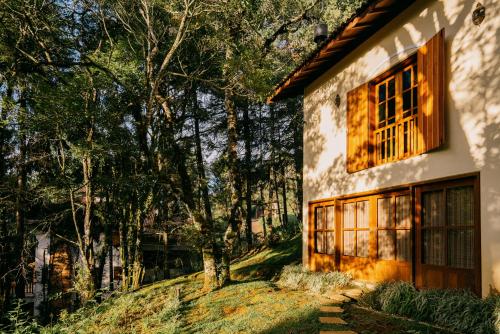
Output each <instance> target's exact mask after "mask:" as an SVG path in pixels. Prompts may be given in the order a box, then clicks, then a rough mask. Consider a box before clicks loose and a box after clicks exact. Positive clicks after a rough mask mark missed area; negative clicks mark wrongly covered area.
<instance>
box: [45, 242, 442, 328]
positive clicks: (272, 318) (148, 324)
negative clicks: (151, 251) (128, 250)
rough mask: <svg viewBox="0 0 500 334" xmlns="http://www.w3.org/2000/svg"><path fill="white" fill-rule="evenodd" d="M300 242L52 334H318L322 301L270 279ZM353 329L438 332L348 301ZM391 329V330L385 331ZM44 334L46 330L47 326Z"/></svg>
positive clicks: (131, 297)
mask: <svg viewBox="0 0 500 334" xmlns="http://www.w3.org/2000/svg"><path fill="white" fill-rule="evenodd" d="M300 255H301V240H300V238H295V239H293V240H290V241H286V242H283V243H281V244H279V245H277V246H276V247H274V248H264V249H261V250H260V251H258V252H255V253H254V254H250V255H248V256H246V257H243V258H242V259H240V260H239V261H237V262H236V263H234V264H233V266H232V268H233V278H234V280H235V281H234V283H233V284H231V285H229V286H227V287H225V288H223V289H220V290H217V291H214V292H210V293H204V292H202V291H201V286H202V278H203V277H202V274H201V273H197V274H193V275H189V276H185V277H181V278H177V279H172V280H167V281H163V282H159V283H156V284H153V285H150V286H148V287H145V288H143V289H141V290H139V291H136V292H133V293H127V294H121V295H117V296H116V297H114V298H111V299H109V300H107V301H105V302H103V303H101V304H100V305H96V306H93V307H88V308H87V309H85V310H80V311H79V312H77V313H75V314H73V315H69V316H68V317H66V318H65V319H63V320H62V321H61V322H59V323H58V324H57V325H56V326H54V327H53V328H52V332H53V333H165V334H166V333H207V334H208V333H211V334H212V333H258V334H271V333H283V334H285V333H287V334H292V333H304V334H305V333H318V331H319V329H335V327H321V325H320V324H319V321H318V316H319V305H320V304H321V302H324V301H325V299H323V298H322V297H318V296H312V295H308V294H306V293H304V292H300V291H290V290H283V289H279V288H278V287H276V285H275V284H274V283H273V281H272V280H270V279H271V278H272V277H274V276H275V275H277V274H278V273H279V272H280V270H281V268H282V267H283V266H284V265H287V264H291V263H294V262H299V261H300ZM345 309H346V314H345V315H344V316H343V317H344V318H345V319H347V320H348V322H349V323H350V327H349V328H346V329H354V330H356V331H357V332H358V333H439V331H437V330H436V329H434V328H432V329H431V328H429V327H427V326H426V325H422V324H417V323H415V322H411V321H407V320H404V319H400V318H395V317H391V316H387V315H383V314H380V313H375V312H372V311H368V310H364V309H359V308H357V307H355V305H346V306H345ZM388 330H389V331H388ZM47 332H49V333H50V332H51V329H50V327H48V328H47Z"/></svg>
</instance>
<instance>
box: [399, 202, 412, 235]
mask: <svg viewBox="0 0 500 334" xmlns="http://www.w3.org/2000/svg"><path fill="white" fill-rule="evenodd" d="M396 227H398V228H410V227H411V202H410V195H404V196H398V197H396Z"/></svg>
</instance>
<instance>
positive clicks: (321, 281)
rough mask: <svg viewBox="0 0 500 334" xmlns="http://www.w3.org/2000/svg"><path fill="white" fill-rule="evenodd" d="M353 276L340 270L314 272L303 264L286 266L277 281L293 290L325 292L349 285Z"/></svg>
mask: <svg viewBox="0 0 500 334" xmlns="http://www.w3.org/2000/svg"><path fill="white" fill-rule="evenodd" d="M351 280H352V277H351V276H350V275H349V274H346V273H341V272H338V271H333V272H328V273H318V272H312V271H309V270H307V269H305V268H303V267H302V266H301V265H289V266H284V267H283V271H282V272H281V275H280V278H279V280H278V282H277V284H278V285H279V286H282V287H286V288H289V289H293V290H308V291H311V292H314V293H318V294H323V293H326V292H328V291H333V290H337V289H340V288H343V287H345V286H348V285H349V283H350V282H351Z"/></svg>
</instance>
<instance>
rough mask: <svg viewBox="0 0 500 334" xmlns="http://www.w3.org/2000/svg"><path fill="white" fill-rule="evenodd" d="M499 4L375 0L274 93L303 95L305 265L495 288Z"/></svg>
mask: <svg viewBox="0 0 500 334" xmlns="http://www.w3.org/2000/svg"><path fill="white" fill-rule="evenodd" d="M499 92H500V7H499V6H498V3H496V2H495V1H493V0H490V1H488V0H485V1H484V2H483V4H480V3H479V2H477V1H472V0H446V1H445V0H420V1H409V0H372V1H368V3H367V4H366V5H364V6H363V8H361V9H360V10H359V11H358V12H357V13H356V14H355V15H354V16H353V17H352V18H351V19H350V20H349V21H348V22H347V23H346V24H345V25H343V26H341V27H340V28H338V29H337V30H335V31H334V32H333V33H331V34H330V35H329V36H327V37H326V40H324V41H323V42H322V43H321V44H320V45H318V47H317V49H316V50H315V51H314V52H313V53H312V54H311V55H310V56H309V57H308V58H307V59H306V60H305V61H304V62H303V63H302V64H301V65H300V66H298V67H297V68H296V69H295V70H294V71H293V72H292V73H291V74H290V75H289V76H288V77H287V78H286V79H285V80H283V81H282V82H281V83H280V84H279V85H278V86H277V88H276V89H275V91H274V93H273V94H272V96H270V98H269V100H270V101H271V102H272V101H279V100H281V99H284V98H287V97H292V96H296V95H299V94H304V142H303V143H304V170H303V173H304V174H303V177H304V181H303V182H304V185H303V187H304V189H303V192H304V202H303V209H304V210H303V212H304V217H303V222H304V228H303V233H304V234H303V240H304V243H303V244H304V249H303V263H304V265H305V266H306V267H308V268H309V269H311V270H315V271H320V270H321V271H327V270H341V271H347V272H351V273H352V274H353V276H354V277H355V278H356V279H360V280H367V281H374V282H379V281H384V280H404V281H409V282H413V283H414V284H415V286H416V287H417V288H467V289H470V290H472V291H474V292H476V293H477V294H479V295H482V296H485V295H487V294H488V293H490V291H495V290H496V291H498V290H500V93H499Z"/></svg>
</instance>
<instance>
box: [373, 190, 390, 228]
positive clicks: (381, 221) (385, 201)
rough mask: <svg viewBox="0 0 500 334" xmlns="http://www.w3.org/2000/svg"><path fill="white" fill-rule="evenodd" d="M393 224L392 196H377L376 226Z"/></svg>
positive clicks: (384, 226)
mask: <svg viewBox="0 0 500 334" xmlns="http://www.w3.org/2000/svg"><path fill="white" fill-rule="evenodd" d="M393 225H394V223H393V219H392V198H390V197H388V198H379V199H378V200H377V226H378V227H382V228H388V227H392V226H393Z"/></svg>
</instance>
